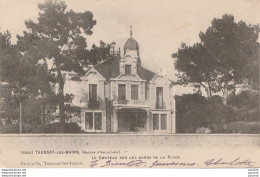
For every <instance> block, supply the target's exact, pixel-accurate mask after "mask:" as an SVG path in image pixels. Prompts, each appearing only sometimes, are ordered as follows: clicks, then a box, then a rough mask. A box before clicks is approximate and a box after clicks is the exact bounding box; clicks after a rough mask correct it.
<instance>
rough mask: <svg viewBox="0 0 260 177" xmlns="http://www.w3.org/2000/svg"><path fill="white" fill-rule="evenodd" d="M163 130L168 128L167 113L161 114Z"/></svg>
mask: <svg viewBox="0 0 260 177" xmlns="http://www.w3.org/2000/svg"><path fill="white" fill-rule="evenodd" d="M161 130H167V114H161Z"/></svg>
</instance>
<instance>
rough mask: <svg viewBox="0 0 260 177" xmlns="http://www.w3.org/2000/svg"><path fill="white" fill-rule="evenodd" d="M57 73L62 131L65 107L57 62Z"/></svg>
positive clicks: (61, 79) (61, 80)
mask: <svg viewBox="0 0 260 177" xmlns="http://www.w3.org/2000/svg"><path fill="white" fill-rule="evenodd" d="M57 73H58V81H59V90H58V103H59V114H60V115H59V116H60V123H61V124H62V127H61V129H62V132H64V127H65V108H64V93H63V90H64V81H63V77H62V74H61V69H60V66H59V64H57Z"/></svg>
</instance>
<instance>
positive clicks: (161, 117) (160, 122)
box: [153, 114, 167, 130]
mask: <svg viewBox="0 0 260 177" xmlns="http://www.w3.org/2000/svg"><path fill="white" fill-rule="evenodd" d="M153 130H167V114H153Z"/></svg>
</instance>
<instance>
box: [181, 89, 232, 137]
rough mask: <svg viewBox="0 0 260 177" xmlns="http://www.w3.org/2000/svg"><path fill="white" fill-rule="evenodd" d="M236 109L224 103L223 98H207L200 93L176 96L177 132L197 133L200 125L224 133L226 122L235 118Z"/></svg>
mask: <svg viewBox="0 0 260 177" xmlns="http://www.w3.org/2000/svg"><path fill="white" fill-rule="evenodd" d="M234 117H235V116H234V111H233V110H232V108H231V107H230V106H226V105H224V104H223V103H222V98H221V97H219V96H213V97H212V98H210V99H207V98H205V97H203V96H201V95H199V94H186V95H182V96H177V97H176V127H177V133H195V132H196V129H197V128H199V127H205V128H208V129H210V130H212V132H213V133H222V132H223V131H224V127H223V125H224V124H227V123H229V122H231V121H233V120H234Z"/></svg>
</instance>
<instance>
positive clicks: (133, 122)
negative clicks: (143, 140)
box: [130, 113, 137, 131]
mask: <svg viewBox="0 0 260 177" xmlns="http://www.w3.org/2000/svg"><path fill="white" fill-rule="evenodd" d="M135 127H137V116H136V113H131V116H130V131H135Z"/></svg>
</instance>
